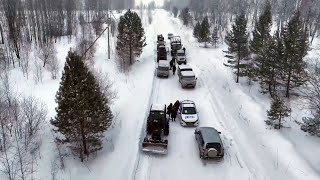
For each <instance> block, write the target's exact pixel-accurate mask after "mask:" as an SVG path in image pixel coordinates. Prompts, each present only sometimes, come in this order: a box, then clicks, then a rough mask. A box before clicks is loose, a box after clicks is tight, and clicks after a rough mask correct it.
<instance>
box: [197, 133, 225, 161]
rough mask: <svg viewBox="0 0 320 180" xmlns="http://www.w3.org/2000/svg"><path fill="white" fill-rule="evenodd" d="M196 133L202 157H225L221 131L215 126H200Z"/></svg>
mask: <svg viewBox="0 0 320 180" xmlns="http://www.w3.org/2000/svg"><path fill="white" fill-rule="evenodd" d="M194 134H195V137H196V140H197V142H198V146H199V154H200V158H201V159H203V158H223V156H224V148H223V144H222V141H221V138H220V134H221V132H219V131H217V130H216V129H215V128H213V127H198V128H196V130H195V132H194Z"/></svg>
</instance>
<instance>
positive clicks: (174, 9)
mask: <svg viewBox="0 0 320 180" xmlns="http://www.w3.org/2000/svg"><path fill="white" fill-rule="evenodd" d="M172 12H173V15H174V17H177V16H178V12H179V10H178V8H177V7H176V6H173V8H172Z"/></svg>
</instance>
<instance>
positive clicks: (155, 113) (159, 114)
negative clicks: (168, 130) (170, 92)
mask: <svg viewBox="0 0 320 180" xmlns="http://www.w3.org/2000/svg"><path fill="white" fill-rule="evenodd" d="M150 115H151V117H152V119H158V120H161V119H162V118H163V117H164V112H163V111H152V112H151V114H150Z"/></svg>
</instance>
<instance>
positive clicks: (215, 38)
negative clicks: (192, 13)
mask: <svg viewBox="0 0 320 180" xmlns="http://www.w3.org/2000/svg"><path fill="white" fill-rule="evenodd" d="M218 31H219V28H218V27H215V28H214V29H213V32H212V35H211V43H212V45H214V47H215V48H216V47H217V43H218V41H219V36H218Z"/></svg>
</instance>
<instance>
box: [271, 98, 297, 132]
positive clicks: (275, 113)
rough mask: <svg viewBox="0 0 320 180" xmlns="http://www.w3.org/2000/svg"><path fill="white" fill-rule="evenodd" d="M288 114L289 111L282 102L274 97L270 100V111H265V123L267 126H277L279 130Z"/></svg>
mask: <svg viewBox="0 0 320 180" xmlns="http://www.w3.org/2000/svg"><path fill="white" fill-rule="evenodd" d="M290 112H291V110H290V109H289V108H288V107H287V106H286V105H285V103H284V102H283V100H282V99H281V98H280V97H277V96H276V97H274V98H273V100H272V103H271V107H270V110H268V111H267V115H268V120H267V121H266V122H267V123H268V124H274V125H279V126H278V128H279V129H280V127H281V121H282V119H283V118H285V117H288V116H289V113H290ZM275 121H278V122H275ZM278 123H279V124H278Z"/></svg>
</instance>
